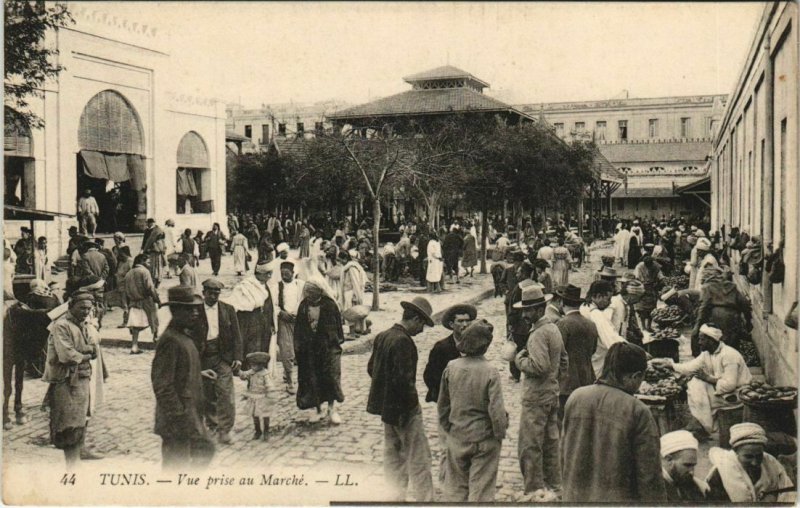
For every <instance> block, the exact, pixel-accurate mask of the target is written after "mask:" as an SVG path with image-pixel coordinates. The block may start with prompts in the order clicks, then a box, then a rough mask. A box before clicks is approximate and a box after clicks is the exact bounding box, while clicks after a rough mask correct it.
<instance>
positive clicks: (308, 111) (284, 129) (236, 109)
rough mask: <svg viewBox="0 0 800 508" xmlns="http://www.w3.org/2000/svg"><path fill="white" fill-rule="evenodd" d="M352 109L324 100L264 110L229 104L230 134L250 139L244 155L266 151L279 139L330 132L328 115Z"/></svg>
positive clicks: (283, 105) (228, 123)
mask: <svg viewBox="0 0 800 508" xmlns="http://www.w3.org/2000/svg"><path fill="white" fill-rule="evenodd" d="M346 107H348V104H347V103H345V102H341V101H335V100H330V101H322V102H315V103H313V104H300V103H297V104H295V103H288V104H262V106H261V107H260V108H256V109H244V108H243V107H242V106H241V105H240V104H228V106H227V107H226V111H225V114H226V117H225V125H226V128H227V130H228V132H231V133H235V134H237V135H239V136H244V137H246V138H247V139H248V141H245V142H244V143H243V145H242V152H244V153H253V152H256V151H265V150H267V149H268V147H269V145H270V143H272V142H273V141H274V140H275V139H276V138H279V137H281V138H285V137H298V136H300V137H311V136H313V135H314V134H315V133H317V132H319V131H321V130H323V129H329V128H330V127H331V124H330V123H329V122H327V121H326V118H327V115H330V114H334V113H336V112H337V111H339V110H341V109H344V108H346Z"/></svg>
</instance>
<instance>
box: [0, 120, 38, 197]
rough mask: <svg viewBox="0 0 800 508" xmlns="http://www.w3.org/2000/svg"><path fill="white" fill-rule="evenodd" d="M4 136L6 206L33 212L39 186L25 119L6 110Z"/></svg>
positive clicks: (29, 130)
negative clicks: (24, 207) (24, 208)
mask: <svg viewBox="0 0 800 508" xmlns="http://www.w3.org/2000/svg"><path fill="white" fill-rule="evenodd" d="M3 134H4V137H3V149H4V150H3V168H4V171H3V173H4V178H5V187H4V189H5V201H4V203H6V204H8V205H16V206H27V207H30V208H33V207H34V206H35V203H34V200H35V196H36V193H35V183H36V182H35V162H34V160H33V143H32V136H31V129H30V127H29V126H28V123H27V122H26V121H25V118H24V117H23V116H22V115H20V114H19V113H17V112H16V111H14V110H13V109H11V108H9V107H5V125H4V128H3Z"/></svg>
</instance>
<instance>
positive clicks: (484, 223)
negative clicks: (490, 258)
mask: <svg viewBox="0 0 800 508" xmlns="http://www.w3.org/2000/svg"><path fill="white" fill-rule="evenodd" d="M488 215H489V207H488V206H487V202H486V201H484V202H483V207H482V209H481V273H488V272H487V271H486V237H487V236H488V235H489V231H488V229H489V219H488Z"/></svg>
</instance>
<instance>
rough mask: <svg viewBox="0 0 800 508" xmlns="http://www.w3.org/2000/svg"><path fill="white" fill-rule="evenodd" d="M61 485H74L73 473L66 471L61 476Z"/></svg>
mask: <svg viewBox="0 0 800 508" xmlns="http://www.w3.org/2000/svg"><path fill="white" fill-rule="evenodd" d="M60 483H61V485H75V473H66V474H64V476H62V477H61V482H60Z"/></svg>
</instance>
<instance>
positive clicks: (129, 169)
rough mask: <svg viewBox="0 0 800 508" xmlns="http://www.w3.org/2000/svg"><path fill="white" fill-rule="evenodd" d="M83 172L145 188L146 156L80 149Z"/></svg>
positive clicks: (140, 188) (139, 188)
mask: <svg viewBox="0 0 800 508" xmlns="http://www.w3.org/2000/svg"><path fill="white" fill-rule="evenodd" d="M80 159H81V162H82V164H81V167H82V169H83V172H84V173H85V174H86V175H87V176H90V177H92V178H99V179H101V180H111V181H112V182H127V181H129V180H130V182H131V188H133V190H137V191H140V190H143V189H144V188H145V187H146V185H147V182H146V180H145V170H144V158H143V157H142V156H141V155H134V154H129V153H104V152H96V151H94V150H81V151H80Z"/></svg>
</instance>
